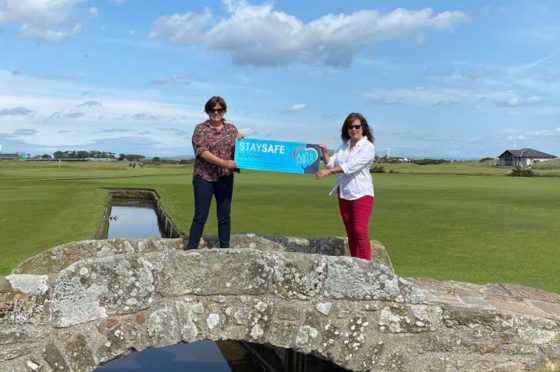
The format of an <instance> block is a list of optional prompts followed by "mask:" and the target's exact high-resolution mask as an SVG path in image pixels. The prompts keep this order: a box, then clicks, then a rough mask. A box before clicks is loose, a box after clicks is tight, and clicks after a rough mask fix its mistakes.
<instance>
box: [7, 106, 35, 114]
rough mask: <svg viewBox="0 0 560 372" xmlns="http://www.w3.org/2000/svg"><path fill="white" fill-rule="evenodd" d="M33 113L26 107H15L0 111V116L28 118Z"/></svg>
mask: <svg viewBox="0 0 560 372" xmlns="http://www.w3.org/2000/svg"><path fill="white" fill-rule="evenodd" d="M30 115H33V111H32V110H30V109H28V108H27V107H23V106H17V107H12V108H7V109H2V110H0V116H30Z"/></svg>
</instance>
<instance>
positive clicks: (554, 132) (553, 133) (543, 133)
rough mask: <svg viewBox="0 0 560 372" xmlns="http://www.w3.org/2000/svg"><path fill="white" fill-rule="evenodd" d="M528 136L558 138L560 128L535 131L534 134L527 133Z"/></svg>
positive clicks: (559, 136)
mask: <svg viewBox="0 0 560 372" xmlns="http://www.w3.org/2000/svg"><path fill="white" fill-rule="evenodd" d="M529 135H530V136H532V137H552V138H560V127H558V128H554V129H544V130H537V131H535V132H531V133H529Z"/></svg>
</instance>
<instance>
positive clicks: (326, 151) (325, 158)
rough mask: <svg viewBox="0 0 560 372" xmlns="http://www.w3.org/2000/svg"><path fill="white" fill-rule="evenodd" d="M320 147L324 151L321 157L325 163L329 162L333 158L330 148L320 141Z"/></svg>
mask: <svg viewBox="0 0 560 372" xmlns="http://www.w3.org/2000/svg"><path fill="white" fill-rule="evenodd" d="M319 148H320V149H321V153H322V156H321V159H322V160H323V163H325V164H327V163H328V162H329V160H330V158H331V157H330V155H329V148H328V147H327V145H325V144H324V143H320V144H319Z"/></svg>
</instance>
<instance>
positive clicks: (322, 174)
mask: <svg viewBox="0 0 560 372" xmlns="http://www.w3.org/2000/svg"><path fill="white" fill-rule="evenodd" d="M331 173H332V172H331V170H330V169H328V168H325V169H321V170H319V172H317V173H315V178H316V179H319V178H323V177H325V176H328V175H330V174H331Z"/></svg>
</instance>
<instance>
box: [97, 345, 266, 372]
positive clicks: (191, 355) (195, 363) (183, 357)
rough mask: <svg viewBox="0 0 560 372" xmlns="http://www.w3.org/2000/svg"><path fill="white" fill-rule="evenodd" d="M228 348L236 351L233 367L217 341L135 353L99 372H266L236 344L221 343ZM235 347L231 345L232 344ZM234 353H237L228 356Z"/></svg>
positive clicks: (105, 365)
mask: <svg viewBox="0 0 560 372" xmlns="http://www.w3.org/2000/svg"><path fill="white" fill-rule="evenodd" d="M219 343H220V344H222V343H223V344H225V345H224V347H225V348H226V349H227V348H229V349H230V350H231V351H235V358H234V359H233V360H231V361H230V365H228V362H227V361H226V359H225V358H224V356H223V355H222V352H221V351H220V349H222V345H220V347H219V348H218V345H217V343H216V342H211V341H200V342H195V343H192V344H178V345H173V346H167V347H163V348H158V349H147V350H144V351H142V352H139V353H132V354H131V355H128V356H126V357H124V358H120V359H116V360H113V361H111V362H109V363H107V364H104V365H102V366H100V367H98V368H97V369H96V370H95V372H115V371H119V372H121V371H122V372H127V371H143V372H144V371H146V372H147V371H157V372H172V371H173V372H174V371H197V372H198V371H200V372H207V371H208V372H210V371H211V372H220V371H234V372H249V371H255V372H259V371H264V369H262V368H259V367H258V366H257V365H253V364H252V362H251V358H250V357H249V355H248V354H247V351H244V354H242V353H243V351H242V350H241V351H240V350H239V348H242V347H241V346H239V347H236V346H235V345H233V344H237V343H236V342H231V341H220V342H219ZM228 344H231V345H228ZM228 354H233V353H228Z"/></svg>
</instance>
